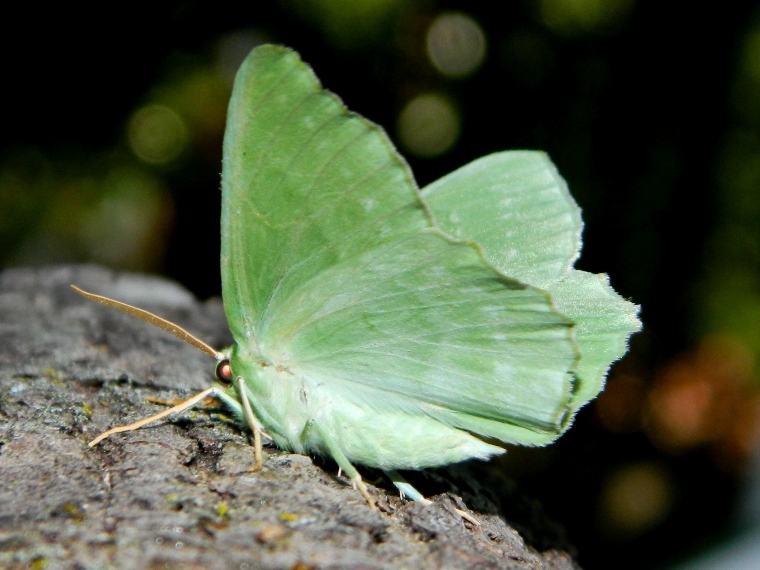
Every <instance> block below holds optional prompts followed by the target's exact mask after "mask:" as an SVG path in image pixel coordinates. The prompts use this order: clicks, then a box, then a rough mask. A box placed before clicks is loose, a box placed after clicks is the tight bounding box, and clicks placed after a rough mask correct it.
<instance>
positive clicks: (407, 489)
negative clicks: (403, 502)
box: [385, 469, 481, 526]
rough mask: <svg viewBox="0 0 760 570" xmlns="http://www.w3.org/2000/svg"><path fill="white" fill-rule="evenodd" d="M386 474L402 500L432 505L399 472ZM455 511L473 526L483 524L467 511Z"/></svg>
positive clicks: (390, 471) (392, 471)
mask: <svg viewBox="0 0 760 570" xmlns="http://www.w3.org/2000/svg"><path fill="white" fill-rule="evenodd" d="M385 474H386V475H387V476H388V478H389V479H390V480H391V481H392V482H393V484H394V485H395V486H396V488H397V489H398V490H399V491H400V492H401V498H402V499H403V498H404V496H407V497H409V498H410V499H412V500H413V501H418V502H420V503H422V504H423V505H429V504H431V503H432V501H431V500H429V499H426V498H425V497H423V496H422V493H420V492H419V491H418V490H417V489H415V488H414V487H412V485H411V483H409V481H407V480H406V479H404V478H403V477H402V476H401V474H400V473H399V472H398V471H394V470H392V469H389V470H388V471H386V472H385ZM454 510H455V511H456V512H457V513H458V514H459V516H460V517H462V518H463V519H465V520H466V521H469V522H471V523H472V524H474V525H477V526H480V525H481V522H480V521H479V520H478V519H476V518H475V517H474V516H472V515H471V514H469V513H466V512H465V511H463V510H461V509H454Z"/></svg>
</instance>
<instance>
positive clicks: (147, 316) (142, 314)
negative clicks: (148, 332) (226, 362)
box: [71, 285, 225, 360]
mask: <svg viewBox="0 0 760 570" xmlns="http://www.w3.org/2000/svg"><path fill="white" fill-rule="evenodd" d="M71 288H72V289H74V291H76V292H77V293H79V294H80V295H82V297H86V298H88V299H90V300H91V301H95V302H96V303H102V304H103V305H107V306H109V307H113V308H114V309H119V310H120V311H124V312H125V313H128V314H130V315H132V316H135V317H137V318H138V319H142V320H143V321H145V322H146V323H150V324H152V325H153V326H156V327H158V328H160V329H161V330H163V331H166V332H168V333H171V334H173V335H174V336H176V337H177V338H179V339H181V340H184V341H185V342H186V343H187V344H191V345H193V346H194V347H195V348H197V349H198V350H202V351H203V352H205V353H206V354H208V355H210V356H213V357H214V358H216V359H217V360H223V359H224V358H225V356H224V354H222V353H221V352H217V351H216V350H214V349H213V348H211V347H210V346H209V345H207V344H206V343H205V342H203V341H202V340H201V339H199V338H197V337H194V336H193V335H191V334H190V333H189V332H187V331H186V330H185V329H183V328H182V327H180V326H179V325H175V324H174V323H172V322H171V321H167V320H166V319H162V318H161V317H159V316H158V315H154V314H153V313H150V312H148V311H144V310H143V309H138V308H137V307H133V306H132V305H127V304H126V303H122V302H121V301H114V300H113V299H109V298H108V297H102V296H100V295H95V294H93V293H88V292H87V291H82V290H81V289H80V288H79V287H76V286H75V285H72V286H71Z"/></svg>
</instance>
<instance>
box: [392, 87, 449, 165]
mask: <svg viewBox="0 0 760 570" xmlns="http://www.w3.org/2000/svg"><path fill="white" fill-rule="evenodd" d="M459 131H460V121H459V115H458V113H457V111H456V109H454V106H453V105H452V104H451V102H450V101H449V100H448V99H446V98H445V97H443V96H441V95H438V94H435V93H425V94H422V95H418V96H417V97H415V98H414V99H412V100H411V101H409V103H407V104H406V106H405V107H404V108H403V110H402V111H401V114H400V115H399V119H398V136H399V139H400V141H401V144H402V145H403V147H404V148H405V149H406V150H408V151H409V152H410V153H411V154H414V155H415V156H419V157H422V158H432V157H435V156H439V155H441V154H443V153H445V152H447V151H448V150H450V149H451V148H452V147H453V146H454V143H456V141H457V139H458V138H459Z"/></svg>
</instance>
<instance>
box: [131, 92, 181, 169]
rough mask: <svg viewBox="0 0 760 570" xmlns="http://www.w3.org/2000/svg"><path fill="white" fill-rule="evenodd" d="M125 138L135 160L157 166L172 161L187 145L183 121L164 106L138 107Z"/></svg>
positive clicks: (174, 112)
mask: <svg viewBox="0 0 760 570" xmlns="http://www.w3.org/2000/svg"><path fill="white" fill-rule="evenodd" d="M127 138H128V140H129V146H130V148H131V149H132V152H133V153H134V154H135V156H136V157H137V158H139V159H140V160H142V161H145V162H147V163H148V164H156V165H164V164H169V163H170V162H172V161H173V160H174V159H176V158H177V157H178V156H179V155H180V154H182V151H183V150H184V149H185V147H186V145H187V142H188V135H187V127H186V126H185V123H184V121H183V120H182V118H181V117H180V116H179V115H178V114H177V113H176V111H174V110H173V109H171V108H169V107H167V106H166V105H156V104H150V105H146V106H144V107H141V108H140V109H138V110H137V111H136V112H135V113H134V114H133V115H132V117H131V118H130V120H129V125H128V127H127Z"/></svg>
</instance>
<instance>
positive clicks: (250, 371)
mask: <svg viewBox="0 0 760 570" xmlns="http://www.w3.org/2000/svg"><path fill="white" fill-rule="evenodd" d="M230 363H231V365H232V371H233V375H234V376H235V377H236V378H237V377H242V378H243V380H244V382H245V385H246V387H247V389H248V390H249V393H250V397H251V398H250V399H251V405H252V407H253V408H254V413H255V414H256V415H257V416H258V417H259V420H260V421H261V422H262V423H263V424H264V426H265V427H266V428H267V430H269V431H270V432H274V433H272V435H273V436H279V438H282V439H284V440H285V441H286V442H287V445H284V447H287V448H289V449H292V450H294V451H297V452H300V453H303V452H304V451H305V450H304V448H303V444H302V440H301V434H302V432H303V429H304V427H305V425H306V422H307V421H308V420H309V419H310V418H312V417H313V416H314V413H315V408H318V407H319V405H318V404H317V402H315V401H313V399H312V398H310V397H308V396H307V393H308V392H309V391H308V389H307V388H306V387H305V385H304V380H303V379H302V378H299V377H297V376H296V375H295V374H294V373H293V372H292V371H290V370H289V368H288V367H287V365H286V364H285V362H284V361H283V360H276V361H273V360H272V359H268V358H266V357H265V356H263V355H261V354H258V353H255V352H253V351H251V350H249V349H247V348H246V347H244V346H241V345H239V344H237V345H235V346H234V347H233V348H232V351H231V353H230ZM278 445H279V446H280V447H283V445H282V441H279V442H278Z"/></svg>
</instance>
